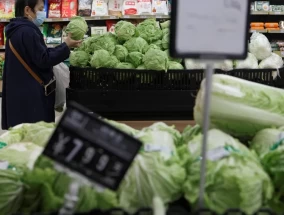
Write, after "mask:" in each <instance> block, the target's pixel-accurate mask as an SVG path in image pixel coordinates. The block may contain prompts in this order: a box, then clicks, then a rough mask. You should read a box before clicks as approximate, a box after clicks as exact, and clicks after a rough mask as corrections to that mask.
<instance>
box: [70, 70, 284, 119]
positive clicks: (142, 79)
mask: <svg viewBox="0 0 284 215" xmlns="http://www.w3.org/2000/svg"><path fill="white" fill-rule="evenodd" d="M215 73H219V74H227V75H232V76H235V77H239V78H243V79H246V80H249V81H254V82H258V83H262V84H266V85H270V86H275V87H279V88H284V81H283V80H282V79H281V78H280V77H283V78H284V70H283V69H279V74H278V75H277V72H275V70H272V69H264V70H232V71H230V72H224V71H222V70H216V71H215ZM204 76H205V74H204V71H203V70H169V71H167V72H164V71H147V70H117V69H94V68H77V67H70V88H69V89H67V93H66V96H67V102H68V101H76V102H77V103H79V104H82V105H84V106H86V107H87V108H88V109H90V110H92V111H93V112H96V113H98V114H100V115H102V116H103V117H106V118H110V119H113V120H192V119H193V107H194V103H195V97H196V94H197V91H198V89H199V87H200V83H201V81H202V80H203V78H204ZM279 76H280V77H279ZM67 105H68V104H67Z"/></svg>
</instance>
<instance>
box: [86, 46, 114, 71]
mask: <svg viewBox="0 0 284 215" xmlns="http://www.w3.org/2000/svg"><path fill="white" fill-rule="evenodd" d="M118 63H119V61H118V59H117V58H116V57H115V56H111V55H110V54H109V52H108V51H106V50H104V49H101V50H97V51H95V52H94V54H93V56H92V58H91V61H90V64H91V66H92V67H94V68H115V67H116V65H117V64H118Z"/></svg>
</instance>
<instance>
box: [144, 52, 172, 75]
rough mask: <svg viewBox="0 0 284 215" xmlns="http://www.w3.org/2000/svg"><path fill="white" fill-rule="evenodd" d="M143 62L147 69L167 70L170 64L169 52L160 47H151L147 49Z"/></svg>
mask: <svg viewBox="0 0 284 215" xmlns="http://www.w3.org/2000/svg"><path fill="white" fill-rule="evenodd" d="M143 62H144V65H145V67H146V69H149V70H157V71H159V70H164V71H167V69H168V65H169V60H168V56H167V54H166V53H165V52H164V51H161V50H158V49H150V50H149V51H147V52H146V54H145V55H144V58H143Z"/></svg>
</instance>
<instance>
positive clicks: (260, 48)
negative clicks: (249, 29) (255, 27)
mask: <svg viewBox="0 0 284 215" xmlns="http://www.w3.org/2000/svg"><path fill="white" fill-rule="evenodd" d="M249 52H250V53H252V54H253V55H254V56H255V57H256V58H257V59H258V60H264V59H265V58H268V57H269V56H270V55H271V53H272V49H271V45H270V42H269V40H268V39H267V37H266V36H264V35H263V34H261V33H258V32H255V33H253V34H252V36H251V38H250V44H249Z"/></svg>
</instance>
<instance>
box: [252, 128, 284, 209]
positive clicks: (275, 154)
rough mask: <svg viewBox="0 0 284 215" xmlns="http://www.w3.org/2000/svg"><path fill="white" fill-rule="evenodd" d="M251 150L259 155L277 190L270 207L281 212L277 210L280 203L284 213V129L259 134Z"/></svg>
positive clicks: (265, 130)
mask: <svg viewBox="0 0 284 215" xmlns="http://www.w3.org/2000/svg"><path fill="white" fill-rule="evenodd" d="M251 148H252V149H253V150H254V151H255V152H256V153H257V154H258V155H259V157H260V160H261V163H262V165H263V167H264V169H265V170H266V171H267V172H268V174H269V175H270V176H271V179H272V181H273V183H274V186H275V188H276V193H275V195H274V199H273V201H272V202H273V204H271V203H270V206H272V208H273V210H279V209H277V208H275V207H276V206H275V203H276V202H277V201H278V202H279V204H276V205H278V207H280V208H281V209H282V211H284V202H283V201H284V184H283V180H284V165H283V164H284V128H283V127H281V128H279V129H272V128H267V129H263V130H261V131H259V132H257V134H256V135H255V137H254V138H253V140H252V141H251ZM281 201H282V204H280V202H281Z"/></svg>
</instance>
